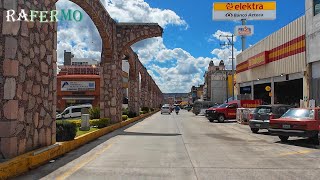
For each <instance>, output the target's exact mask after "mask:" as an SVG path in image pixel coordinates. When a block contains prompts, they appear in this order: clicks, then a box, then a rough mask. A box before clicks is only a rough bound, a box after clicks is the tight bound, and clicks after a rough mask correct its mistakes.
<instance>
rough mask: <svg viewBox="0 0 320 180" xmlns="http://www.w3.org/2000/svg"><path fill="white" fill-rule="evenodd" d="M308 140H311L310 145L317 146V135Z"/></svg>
mask: <svg viewBox="0 0 320 180" xmlns="http://www.w3.org/2000/svg"><path fill="white" fill-rule="evenodd" d="M310 139H311V142H312V144H315V145H319V137H318V134H317V135H316V136H313V137H311V138H310Z"/></svg>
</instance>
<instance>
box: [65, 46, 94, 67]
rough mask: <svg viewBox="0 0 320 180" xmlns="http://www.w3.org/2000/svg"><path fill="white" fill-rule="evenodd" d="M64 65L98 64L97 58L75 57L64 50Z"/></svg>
mask: <svg viewBox="0 0 320 180" xmlns="http://www.w3.org/2000/svg"><path fill="white" fill-rule="evenodd" d="M63 65H65V66H91V65H96V66H98V65H99V61H98V60H97V59H92V58H75V57H74V54H72V53H71V52H67V51H66V50H65V51H64V63H63Z"/></svg>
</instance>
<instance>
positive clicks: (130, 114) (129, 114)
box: [128, 112, 137, 118]
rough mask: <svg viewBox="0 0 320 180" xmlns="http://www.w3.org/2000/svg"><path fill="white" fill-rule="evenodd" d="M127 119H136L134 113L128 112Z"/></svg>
mask: <svg viewBox="0 0 320 180" xmlns="http://www.w3.org/2000/svg"><path fill="white" fill-rule="evenodd" d="M128 117H129V118H134V117H137V113H135V112H129V113H128Z"/></svg>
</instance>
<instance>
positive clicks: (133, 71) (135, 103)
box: [128, 60, 140, 115]
mask: <svg viewBox="0 0 320 180" xmlns="http://www.w3.org/2000/svg"><path fill="white" fill-rule="evenodd" d="M134 62H135V63H132V64H131V65H130V69H129V93H128V94H129V102H128V108H129V111H130V112H135V113H136V114H137V115H139V113H140V104H139V99H140V97H139V71H137V66H136V60H134Z"/></svg>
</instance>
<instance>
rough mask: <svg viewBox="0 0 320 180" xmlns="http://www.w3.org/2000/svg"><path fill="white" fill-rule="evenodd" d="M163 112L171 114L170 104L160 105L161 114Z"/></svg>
mask: <svg viewBox="0 0 320 180" xmlns="http://www.w3.org/2000/svg"><path fill="white" fill-rule="evenodd" d="M164 113H166V114H171V107H170V105H163V106H162V107H161V114H164Z"/></svg>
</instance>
